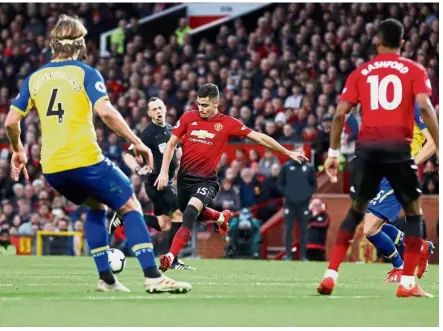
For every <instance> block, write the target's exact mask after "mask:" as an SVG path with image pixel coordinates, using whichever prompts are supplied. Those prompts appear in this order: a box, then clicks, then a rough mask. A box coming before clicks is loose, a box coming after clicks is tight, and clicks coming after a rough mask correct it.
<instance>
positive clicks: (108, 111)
mask: <svg viewBox="0 0 443 331" xmlns="http://www.w3.org/2000/svg"><path fill="white" fill-rule="evenodd" d="M94 109H95V111H96V112H97V114H98V116H100V118H101V119H102V120H103V122H105V124H106V125H107V126H108V127H109V128H110V129H111V130H112V131H114V132H115V133H117V134H118V135H119V136H121V137H123V138H125V139H126V140H127V141H129V142H130V143H131V144H133V145H134V146H136V145H140V144H143V143H142V141H141V139H140V138H139V137H137V136H136V135H135V133H134V132H133V131H132V130H131V128H130V127H129V125H128V123H126V121H125V119H124V118H123V116H122V115H121V114H120V113H119V112H118V110H117V109H115V108H114V106H113V105H112V104H111V102H109V100H101V101H98V102H97V103H96V104H95V106H94Z"/></svg>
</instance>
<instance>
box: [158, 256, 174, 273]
mask: <svg viewBox="0 0 443 331" xmlns="http://www.w3.org/2000/svg"><path fill="white" fill-rule="evenodd" d="M173 260H174V259H173V258H171V257H170V256H169V255H168V254H166V255H162V256H160V259H159V262H160V266H159V267H158V268H159V269H160V270H161V271H163V272H165V271H166V270H168V269H169V267H170V266H171V264H172V262H173Z"/></svg>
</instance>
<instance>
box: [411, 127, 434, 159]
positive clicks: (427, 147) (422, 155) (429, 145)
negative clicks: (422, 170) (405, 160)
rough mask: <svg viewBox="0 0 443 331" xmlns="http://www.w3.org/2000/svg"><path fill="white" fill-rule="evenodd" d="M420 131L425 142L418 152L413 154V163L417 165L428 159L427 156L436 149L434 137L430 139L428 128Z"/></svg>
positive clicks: (432, 153)
mask: <svg viewBox="0 0 443 331" xmlns="http://www.w3.org/2000/svg"><path fill="white" fill-rule="evenodd" d="M421 133H423V135H424V136H425V138H426V142H425V144H424V145H423V147H422V149H421V150H420V152H418V154H417V155H416V156H415V163H416V164H417V165H420V164H422V163H424V162H426V161H427V160H429V158H430V157H431V156H432V155H434V154H435V152H436V151H437V146H435V143H434V139H432V137H431V134H430V133H429V130H428V129H424V130H422V131H421Z"/></svg>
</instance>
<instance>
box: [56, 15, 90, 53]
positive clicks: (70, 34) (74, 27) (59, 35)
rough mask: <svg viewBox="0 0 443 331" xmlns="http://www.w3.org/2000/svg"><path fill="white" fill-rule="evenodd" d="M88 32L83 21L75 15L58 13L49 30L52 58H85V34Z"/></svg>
mask: <svg viewBox="0 0 443 331" xmlns="http://www.w3.org/2000/svg"><path fill="white" fill-rule="evenodd" d="M87 33H88V30H86V28H85V26H84V25H83V23H82V22H81V21H80V19H79V18H78V17H76V16H74V17H71V16H68V15H64V14H63V15H60V17H59V19H58V22H57V24H56V25H55V27H54V29H53V30H52V31H51V39H50V46H51V49H52V52H53V54H54V58H72V59H74V60H78V59H81V60H83V59H85V58H86V43H85V36H86V34H87Z"/></svg>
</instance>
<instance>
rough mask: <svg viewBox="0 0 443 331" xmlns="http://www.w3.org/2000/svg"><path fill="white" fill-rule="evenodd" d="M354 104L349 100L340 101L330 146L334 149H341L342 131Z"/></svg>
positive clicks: (332, 128) (333, 123) (333, 121)
mask: <svg viewBox="0 0 443 331" xmlns="http://www.w3.org/2000/svg"><path fill="white" fill-rule="evenodd" d="M352 107H353V105H352V104H351V103H349V102H347V101H340V103H339V104H338V107H337V111H336V112H335V115H334V119H333V120H332V126H331V137H330V138H331V143H330V146H329V147H330V148H331V149H332V150H334V151H337V154H338V150H339V149H340V141H341V133H342V131H343V126H344V125H345V119H346V115H347V114H348V113H349V112H350V111H351V109H352Z"/></svg>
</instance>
